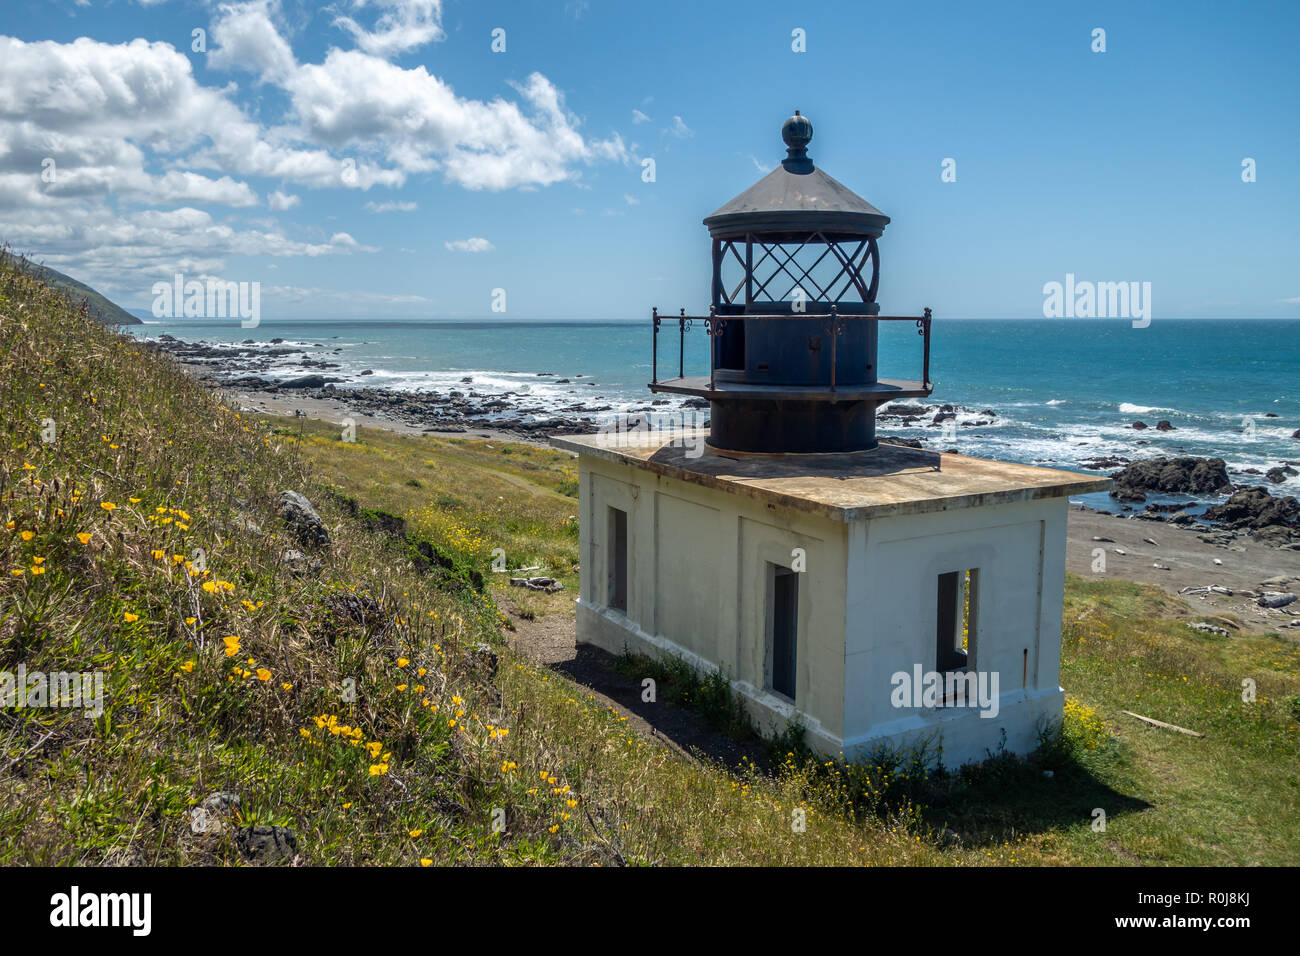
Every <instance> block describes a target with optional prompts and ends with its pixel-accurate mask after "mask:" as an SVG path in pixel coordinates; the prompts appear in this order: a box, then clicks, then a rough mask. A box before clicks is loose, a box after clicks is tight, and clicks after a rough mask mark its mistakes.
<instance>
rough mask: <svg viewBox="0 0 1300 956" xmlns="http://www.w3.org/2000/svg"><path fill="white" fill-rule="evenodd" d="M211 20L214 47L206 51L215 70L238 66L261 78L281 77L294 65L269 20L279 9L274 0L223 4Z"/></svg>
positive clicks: (277, 78) (293, 67) (282, 39)
mask: <svg viewBox="0 0 1300 956" xmlns="http://www.w3.org/2000/svg"><path fill="white" fill-rule="evenodd" d="M218 9H219V12H218V15H217V19H215V20H214V21H213V22H212V39H213V41H214V42H215V43H216V44H217V46H216V47H215V48H214V49H213V50H212V51H211V52H210V53H208V66H210V67H212V68H213V69H215V70H230V69H242V70H247V71H248V72H250V73H254V74H257V75H258V76H260V77H261V78H262V79H265V80H281V79H284V78H285V77H287V76H288V75H289V74H290V73H292V72H293V70H294V69H295V68H296V67H297V62H296V60H295V59H294V55H293V50H291V49H290V48H289V44H288V43H287V42H286V41H285V39H284V38H283V37H282V36H280V33H279V31H277V30H276V28H275V25H274V24H273V23H272V22H271V15H272V13H277V14H278V12H279V4H278V3H277V2H276V0H253V2H250V3H238V4H231V3H223V4H222V5H221V6H220V7H219V8H218Z"/></svg>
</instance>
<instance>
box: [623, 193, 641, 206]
mask: <svg viewBox="0 0 1300 956" xmlns="http://www.w3.org/2000/svg"><path fill="white" fill-rule="evenodd" d="M623 199H624V200H625V201H626V202H627V204H628V205H629V206H639V205H641V200H639V199H637V198H636V197H635V196H633V195H630V194H629V193H624V194H623Z"/></svg>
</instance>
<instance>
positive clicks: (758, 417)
mask: <svg viewBox="0 0 1300 956" xmlns="http://www.w3.org/2000/svg"><path fill="white" fill-rule="evenodd" d="M812 134H813V127H812V123H811V122H810V121H809V119H808V118H807V117H806V116H802V115H800V113H799V111H798V110H796V111H795V114H794V116H791V117H790V118H789V119H787V120H786V121H785V123H784V125H783V126H782V127H781V137H782V139H783V140H784V141H785V143H786V146H787V151H786V152H787V156H786V158H785V159H784V160H783V161H782V162H781V165H780V166H778V167H777V168H776V169H774V170H773V171H772V172H771V173H769V174H768V175H767V176H765V177H764V178H763V179H761V180H759V181H758V182H757V183H755V184H754V185H753V186H751V187H750V188H749V189H747V190H745V192H743V193H741V194H740V195H739V196H737V197H736V198H735V199H733V200H731V202H729V203H727V204H726V205H724V206H723V207H722V208H721V209H719V210H717V211H716V212H715V213H713V214H712V215H711V216H709V217H707V218H706V219H705V220H704V225H705V226H707V227H708V229H709V234H710V235H711V236H712V237H713V293H712V307H711V308H710V310H709V315H708V316H707V317H706V316H687V315H685V314H684V312H683V314H682V315H680V316H677V319H678V321H679V323H680V330H681V333H682V341H683V344H684V334H685V331H686V329H687V328H688V327H689V326H690V324H692V323H693V322H694V321H695V320H703V322H704V324H705V327H706V329H707V331H708V333H709V337H710V374H709V377H708V378H707V379H704V378H698V379H696V378H686V377H684V376H682V375H681V369H680V368H679V377H678V378H676V379H670V380H666V381H660V380H659V375H658V331H659V328H660V325H661V323H662V321H663V318H664V317H661V316H660V315H659V313H658V311H657V310H656V311H655V312H654V316H653V318H654V326H655V371H654V381H653V382H651V383H650V389H651V390H652V391H655V392H672V393H677V394H687V395H696V396H700V397H703V398H707V399H708V400H709V403H710V408H711V412H710V415H711V433H710V436H709V439H708V442H709V444H710V445H712V446H714V447H716V448H722V449H731V450H735V451H749V452H845V451H860V450H865V449H870V448H874V447H875V446H876V436H875V415H876V407H877V406H878V405H880V404H881V403H882V402H887V401H890V400H891V399H895V398H907V397H925V396H928V395H929V394H930V392H931V385H930V381H929V378H930V376H929V353H930V310H929V309H926V310H925V314H924V315H923V316H921V317H915V316H882V315H880V314H879V312H880V306H879V305H878V304H877V303H876V291H877V289H878V287H879V282H880V252H879V248H878V247H877V244H876V240H877V239H879V238H880V236H881V234H882V233H883V232H884V229H885V226H886V225H887V224H888V223H889V217H888V216H886V215H885V214H884V213H882V212H881V211H880V210H879V209H877V208H876V207H875V206H873V205H871V203H869V202H867V201H866V200H865V199H863V198H862V197H861V196H858V195H857V194H856V193H854V192H853V191H852V190H850V189H848V188H847V187H845V186H844V185H843V184H841V183H839V182H838V181H836V180H835V179H833V178H832V177H831V176H829V175H827V174H826V173H825V172H823V171H822V170H820V169H818V168H817V167H816V166H815V165H814V164H813V162H812V160H811V159H810V158H809V156H808V143H809V141H810V140H811V139H812ZM898 320H903V321H912V322H915V323H916V325H917V328H918V331H919V332H920V333H921V334H922V335H923V336H924V339H925V343H924V365H923V373H922V379H921V381H919V382H912V381H895V380H890V379H882V378H880V377H879V376H878V374H877V367H876V358H877V348H878V339H877V336H878V328H879V323H880V322H882V321H898ZM679 364H680V363H679Z"/></svg>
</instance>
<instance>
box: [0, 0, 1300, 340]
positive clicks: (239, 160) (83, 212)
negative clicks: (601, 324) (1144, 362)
mask: <svg viewBox="0 0 1300 956" xmlns="http://www.w3.org/2000/svg"><path fill="white" fill-rule="evenodd" d="M497 28H500V29H503V30H504V31H505V45H506V50H505V52H504V53H494V52H493V51H492V49H491V46H492V42H493V36H492V33H493V30H494V29H497ZM1095 28H1101V29H1104V30H1105V43H1106V50H1105V52H1104V53H1096V52H1093V51H1092V45H1093V38H1092V31H1093V30H1094V29H1095ZM196 29H201V30H203V31H205V33H204V38H205V41H206V51H204V52H195V51H193V50H192V45H193V35H192V31H194V30H196ZM795 29H801V30H803V31H804V32H805V34H806V48H807V49H806V52H802V53H799V52H794V51H793V50H792V42H793V41H792V35H791V34H792V31H793V30H795ZM78 38H82V39H78ZM140 41H147V42H140ZM1297 46H1300V4H1296V3H1294V2H1288V3H1277V4H1273V3H1262V2H1260V3H1254V2H1248V3H1244V4H1228V3H1222V4H1206V3H1188V2H1177V3H1174V2H1170V3H1141V4H1133V3H1116V4H1107V3H1087V4H1067V3H1035V4H943V3H937V4H936V3H929V4H924V5H919V4H910V3H895V4H876V3H872V4H864V3H847V2H845V3H810V4H806V5H803V6H796V5H792V4H789V3H766V2H709V3H702V2H680V3H678V2H657V3H652V4H636V3H623V2H618V3H615V2H600V0H590V2H585V3H581V2H568V3H566V2H563V0H556V2H553V3H547V2H518V3H506V2H502V3H489V2H467V0H442V2H439V0H368V2H365V3H358V2H352V0H339V2H337V3H334V4H330V5H317V4H307V3H298V2H295V0H280V2H271V0H257V2H231V3H223V4H215V3H205V2H192V0H191V2H184V0H154V2H150V3H140V2H136V0H114V2H108V3H98V2H91V3H88V4H84V5H83V4H78V3H75V2H28V0H8V2H7V3H6V16H5V18H4V20H3V22H0V239H3V240H5V241H8V242H9V243H10V244H11V245H12V246H13V247H14V248H15V249H16V250H18V251H23V252H29V253H32V254H33V255H34V256H35V257H36V258H38V259H41V260H43V261H45V262H47V263H48V264H50V265H52V266H54V267H55V268H58V269H61V270H63V271H65V272H68V273H70V274H72V275H74V276H76V277H78V278H81V279H83V280H85V281H88V282H90V283H91V284H93V285H95V286H96V287H98V288H100V289H101V290H102V291H104V292H106V293H107V294H109V295H110V296H112V297H113V298H115V299H116V300H117V301H119V302H121V303H122V304H124V305H127V306H128V307H136V308H147V307H148V305H149V303H150V301H151V295H150V287H151V285H152V284H153V283H154V282H155V281H159V280H168V279H170V278H171V276H172V275H173V274H174V273H175V272H178V271H179V272H183V273H184V274H185V275H186V276H187V278H188V277H203V276H220V277H222V278H225V279H228V280H234V281H257V282H260V283H261V284H262V290H263V293H262V294H263V301H262V314H263V316H265V317H268V318H270V317H274V316H276V315H282V316H285V317H288V316H322V317H327V316H328V317H344V316H356V317H365V316H383V317H392V316H412V317H416V316H418V317H437V316H447V317H462V316H478V315H489V314H491V312H490V307H491V302H492V293H493V290H494V289H498V288H501V289H505V290H506V303H507V312H506V315H507V316H509V317H516V318H543V317H545V318H567V317H573V318H605V317H608V318H623V317H629V318H630V317H641V316H644V315H647V314H648V312H649V310H650V307H651V306H655V305H657V306H659V307H660V308H661V309H665V310H671V311H676V310H677V309H678V308H680V307H683V306H684V307H686V308H687V310H688V311H694V312H699V311H704V310H705V309H707V305H708V283H709V243H708V236H707V232H706V230H705V229H704V227H703V226H702V225H701V223H700V220H701V219H702V218H703V217H704V216H705V215H707V214H708V213H710V212H712V211H713V210H714V209H715V208H717V207H718V206H720V205H722V204H723V203H724V202H725V201H726V200H728V199H730V198H731V197H732V196H734V195H735V194H737V193H739V192H740V191H742V190H743V189H745V188H747V187H748V186H749V185H750V184H751V183H752V182H754V181H755V180H757V179H758V178H759V177H760V176H761V175H762V169H765V168H771V167H772V166H774V165H775V164H776V162H778V161H779V159H780V158H781V157H782V155H783V154H784V148H783V146H782V144H781V142H780V135H779V130H780V124H781V122H782V120H784V118H785V117H786V116H788V115H789V114H790V113H791V112H792V111H793V110H794V109H796V108H797V109H799V110H801V111H802V112H803V113H805V114H807V115H808V116H810V117H811V119H812V120H813V122H814V124H815V126H816V134H815V137H814V139H813V142H812V145H811V147H810V154H811V155H812V157H813V158H814V160H815V161H816V162H817V164H818V165H820V166H822V167H824V168H825V169H826V170H827V171H828V172H829V173H830V174H831V175H833V176H834V177H836V178H837V179H839V180H840V181H841V182H843V183H845V184H846V185H848V186H849V187H850V188H852V189H854V190H855V191H857V192H858V193H860V194H861V195H863V196H865V197H866V198H867V199H868V200H870V201H871V202H872V203H874V204H875V205H876V206H878V207H879V208H880V209H882V210H883V211H884V212H885V213H887V214H888V215H889V216H891V217H892V220H893V221H892V222H891V224H890V225H889V227H888V228H887V229H886V231H885V235H884V237H883V238H882V240H881V243H880V249H881V287H880V297H879V298H880V302H881V304H882V306H883V308H884V310H885V311H886V312H887V313H904V312H914V311H919V309H920V308H921V307H923V306H927V305H928V306H931V307H932V308H933V309H934V310H935V313H936V315H939V316H943V317H949V316H951V317H978V318H986V317H987V318H992V317H1032V316H1035V315H1041V310H1042V303H1043V293H1042V287H1043V285H1044V283H1047V282H1051V281H1062V280H1064V277H1065V275H1066V273H1073V274H1074V275H1075V276H1076V277H1078V278H1079V279H1085V280H1088V279H1090V280H1094V281H1142V282H1150V283H1151V285H1152V299H1153V314H1154V316H1155V317H1156V318H1172V317H1292V318H1294V317H1300V267H1298V265H1297V253H1300V188H1297V184H1298V183H1300V106H1298V105H1297V97H1298V96H1300V56H1297V55H1296V52H1295V51H1296V49H1297ZM647 158H650V159H653V160H654V162H655V173H656V176H655V181H654V182H650V183H648V182H644V181H643V179H642V161H643V160H644V159H647ZM946 158H952V159H954V160H955V161H956V173H957V179H956V182H943V181H942V180H941V176H940V174H941V171H942V168H941V164H942V162H943V160H944V159H946ZM1246 158H1251V159H1253V160H1254V161H1255V164H1256V177H1257V178H1256V181H1255V182H1252V183H1246V182H1243V181H1242V162H1243V160H1244V159H1246ZM46 160H53V163H54V166H53V168H54V170H55V175H54V177H53V181H48V179H49V176H48V173H46V174H45V178H43V173H44V172H45V171H46V169H47V168H48V164H47V163H46ZM349 163H351V164H353V165H352V166H351V172H352V173H355V175H351V176H350V179H349V178H348V177H347V176H345V173H344V170H346V169H348V168H349V167H348V164H349Z"/></svg>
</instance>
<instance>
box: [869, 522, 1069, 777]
mask: <svg viewBox="0 0 1300 956" xmlns="http://www.w3.org/2000/svg"><path fill="white" fill-rule="evenodd" d="M1067 507H1068V504H1067V500H1066V499H1065V498H1052V499H1043V500H1038V501H1022V502H1015V503H1008V504H998V505H985V506H982V507H979V508H963V509H959V510H955V511H942V512H933V513H930V514H922V515H908V516H905V517H895V518H879V519H876V520H874V521H870V522H864V523H861V524H858V525H855V526H854V528H853V530H852V531H851V532H850V535H851V545H850V568H849V570H850V575H851V577H852V580H853V581H854V582H855V583H854V587H852V588H851V589H850V592H849V604H848V613H847V620H848V622H849V626H848V634H847V643H846V657H845V677H844V686H845V715H846V716H845V726H844V729H845V733H844V747H845V750H846V751H847V752H855V751H860V750H870V749H872V748H873V747H874V746H876V745H877V744H878V743H879V738H881V737H889V738H892V739H894V740H896V741H897V742H903V741H906V742H915V741H916V740H917V738H918V737H919V736H921V735H923V734H925V733H927V732H932V731H933V729H934V728H940V729H942V731H943V741H942V744H943V749H944V761H945V763H948V764H955V763H960V762H962V761H964V760H974V759H980V758H982V757H984V756H986V754H985V751H986V750H988V749H996V747H997V745H998V743H999V740H1000V733H999V732H1000V731H1001V730H1003V729H1005V730H1006V731H1007V748H1008V749H1009V750H1012V751H1014V752H1017V753H1024V752H1026V751H1028V750H1032V749H1033V748H1034V747H1035V746H1036V745H1037V742H1038V734H1039V730H1040V729H1041V727H1042V725H1043V723H1044V721H1045V720H1059V718H1060V715H1061V708H1062V705H1063V700H1064V698H1063V694H1062V693H1061V691H1060V688H1059V686H1058V680H1059V672H1060V654H1061V640H1060V638H1061V604H1062V601H1063V599H1064V587H1065V522H1066V510H1067ZM969 569H978V570H979V578H978V593H977V597H976V600H977V620H976V641H975V653H974V656H973V658H972V660H971V662H970V667H971V668H973V669H974V670H976V671H983V672H996V673H997V674H998V685H999V692H1000V699H999V713H998V715H997V717H995V718H986V717H979V716H978V714H977V712H976V711H974V710H964V709H953V708H940V709H931V710H927V711H900V710H898V709H896V708H895V707H894V706H892V704H891V702H890V692H891V690H892V688H893V685H892V684H891V678H892V675H893V674H894V673H895V672H897V671H905V672H912V671H913V669H914V667H915V665H916V664H918V663H919V664H921V665H922V669H923V670H925V671H929V670H933V669H934V666H935V660H934V645H935V629H936V626H937V621H936V617H937V612H936V603H937V578H938V575H940V574H942V573H944V572H948V571H965V570H969Z"/></svg>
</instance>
